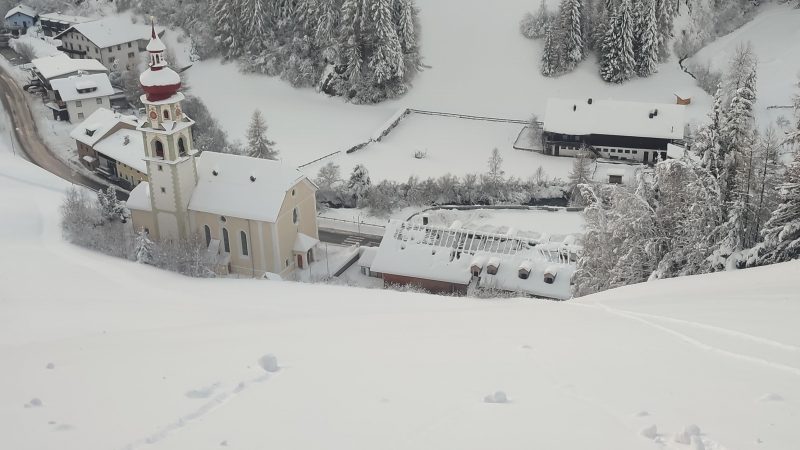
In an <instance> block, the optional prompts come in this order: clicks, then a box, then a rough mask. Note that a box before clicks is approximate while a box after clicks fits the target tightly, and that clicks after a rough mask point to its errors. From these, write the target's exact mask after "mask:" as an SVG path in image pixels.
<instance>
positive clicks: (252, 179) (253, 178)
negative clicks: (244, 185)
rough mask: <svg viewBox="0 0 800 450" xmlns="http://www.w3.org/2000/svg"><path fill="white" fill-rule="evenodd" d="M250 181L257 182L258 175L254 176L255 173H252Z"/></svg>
mask: <svg viewBox="0 0 800 450" xmlns="http://www.w3.org/2000/svg"><path fill="white" fill-rule="evenodd" d="M250 181H252V182H253V183H255V182H256V177H254V176H253V175H250Z"/></svg>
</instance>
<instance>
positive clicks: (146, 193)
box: [125, 181, 153, 211]
mask: <svg viewBox="0 0 800 450" xmlns="http://www.w3.org/2000/svg"><path fill="white" fill-rule="evenodd" d="M125 205H126V206H127V207H128V209H135V210H137V211H152V209H153V205H152V204H151V203H150V183H148V182H147V181H142V182H141V183H139V184H137V185H136V187H135V188H133V190H132V191H131V195H130V197H128V200H127V201H126V202H125Z"/></svg>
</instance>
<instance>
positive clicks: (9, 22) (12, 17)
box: [4, 3, 39, 30]
mask: <svg viewBox="0 0 800 450" xmlns="http://www.w3.org/2000/svg"><path fill="white" fill-rule="evenodd" d="M38 17H39V16H38V14H36V10H34V9H33V8H31V7H30V6H28V5H23V4H21V3H20V4H19V5H17V6H15V7H13V8H11V9H9V10H8V12H7V13H6V16H5V22H4V23H5V26H6V28H10V29H12V30H24V29H26V28H28V27H31V26H33V24H34V23H36V19H37V18H38Z"/></svg>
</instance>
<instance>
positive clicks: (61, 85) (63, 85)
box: [50, 73, 114, 102]
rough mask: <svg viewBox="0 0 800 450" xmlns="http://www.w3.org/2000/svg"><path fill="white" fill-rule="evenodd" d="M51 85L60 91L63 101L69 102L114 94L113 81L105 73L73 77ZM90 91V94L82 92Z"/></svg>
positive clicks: (60, 79) (61, 79) (54, 81)
mask: <svg viewBox="0 0 800 450" xmlns="http://www.w3.org/2000/svg"><path fill="white" fill-rule="evenodd" d="M50 85H51V86H52V87H53V90H55V91H58V94H59V95H60V96H61V100H63V101H65V102H68V101H72V100H82V99H87V98H96V97H106V96H110V95H113V94H114V88H113V87H111V81H110V80H109V79H108V75H106V74H105V73H95V74H88V75H87V74H82V75H73V76H71V77H67V78H58V79H55V80H52V81H51V82H50ZM81 90H88V92H80V91H81Z"/></svg>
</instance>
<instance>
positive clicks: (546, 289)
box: [371, 221, 574, 299]
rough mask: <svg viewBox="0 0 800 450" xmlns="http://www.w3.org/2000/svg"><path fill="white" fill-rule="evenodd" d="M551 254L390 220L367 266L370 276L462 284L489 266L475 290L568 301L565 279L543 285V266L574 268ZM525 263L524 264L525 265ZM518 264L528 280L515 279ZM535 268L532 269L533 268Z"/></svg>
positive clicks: (521, 243) (518, 243) (522, 243)
mask: <svg viewBox="0 0 800 450" xmlns="http://www.w3.org/2000/svg"><path fill="white" fill-rule="evenodd" d="M553 253H554V254H556V255H557V253H558V252H557V251H556V252H541V251H539V248H538V242H535V241H529V240H523V239H514V238H509V237H508V236H506V235H501V234H492V233H484V232H478V231H473V230H464V229H458V230H453V229H448V228H441V227H432V226H423V225H419V224H412V223H408V222H400V221H391V222H390V223H389V225H388V226H387V228H386V234H385V235H384V237H383V240H382V241H381V245H380V247H378V252H377V255H376V256H375V259H374V260H373V262H372V265H371V270H372V271H374V272H379V273H385V274H391V275H399V276H404V277H411V278H419V279H425V280H433V281H442V282H448V283H455V284H459V285H467V284H469V282H470V280H471V279H472V272H471V270H470V269H471V267H472V266H479V267H483V266H484V265H486V266H494V267H497V268H498V271H497V274H496V275H488V274H487V273H486V270H484V271H482V272H481V278H482V281H481V283H482V284H481V286H483V287H486V288H495V289H500V290H504V291H511V292H522V293H526V294H530V295H537V296H542V297H549V298H556V299H567V298H570V296H571V292H570V285H569V278H570V277H569V276H565V277H561V281H560V282H558V283H553V284H546V283H545V282H544V274H543V273H542V270H541V269H542V268H543V267H545V266H546V265H554V266H557V267H562V266H563V267H564V270H565V271H570V272H571V271H573V270H574V266H572V265H571V264H568V263H564V262H561V260H558V259H557V256H556V261H554V260H553V258H552V255H553ZM526 261H527V262H526ZM521 265H530V266H531V267H532V271H531V276H530V277H528V279H524V280H523V279H521V278H519V268H520V266H521ZM537 268H538V270H537Z"/></svg>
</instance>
